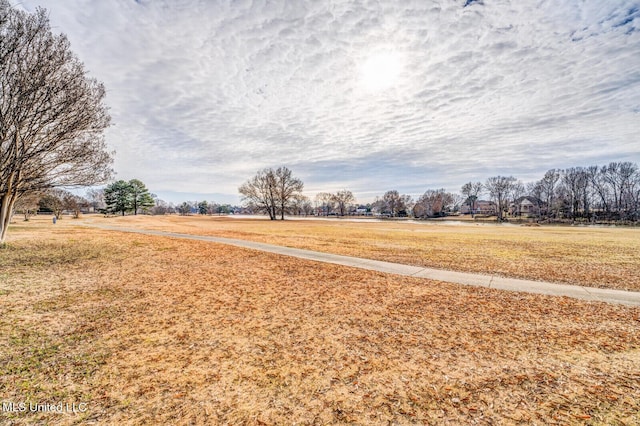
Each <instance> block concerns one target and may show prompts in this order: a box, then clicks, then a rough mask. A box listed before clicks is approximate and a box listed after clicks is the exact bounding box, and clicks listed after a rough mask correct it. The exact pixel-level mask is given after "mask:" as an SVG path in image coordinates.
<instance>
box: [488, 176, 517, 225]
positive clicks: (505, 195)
mask: <svg viewBox="0 0 640 426" xmlns="http://www.w3.org/2000/svg"><path fill="white" fill-rule="evenodd" d="M515 183H516V178H514V177H513V176H508V177H505V176H494V177H490V178H489V179H487V181H486V182H485V184H484V187H485V189H486V190H487V192H488V193H489V195H490V196H491V198H493V201H494V202H495V203H496V207H497V210H498V220H503V219H504V215H503V213H504V211H505V210H506V208H507V206H508V204H509V203H508V199H509V195H510V194H511V191H512V189H513V187H514V185H515Z"/></svg>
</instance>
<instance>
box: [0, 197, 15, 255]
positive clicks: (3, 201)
mask: <svg viewBox="0 0 640 426" xmlns="http://www.w3.org/2000/svg"><path fill="white" fill-rule="evenodd" d="M15 201H16V197H12V196H11V195H9V194H5V195H4V196H3V197H2V198H0V244H2V243H4V240H5V238H6V237H7V229H9V222H10V221H11V212H12V211H13V205H14V203H15Z"/></svg>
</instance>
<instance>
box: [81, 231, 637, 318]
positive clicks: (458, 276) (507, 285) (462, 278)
mask: <svg viewBox="0 0 640 426" xmlns="http://www.w3.org/2000/svg"><path fill="white" fill-rule="evenodd" d="M84 226H90V227H94V228H99V229H105V230H110V231H119V232H131V233H136V234H145V235H157V236H162V237H172V238H183V239H188V240H197V241H208V242H214V243H220V244H227V245H232V246H236V247H243V248H248V249H254V250H260V251H265V252H269V253H276V254H281V255H284V256H292V257H297V258H301V259H308V260H315V261H317V262H324V263H333V264H337V265H343V266H351V267H354V268H362V269H367V270H370V271H378V272H384V273H389V274H397V275H404V276H409V277H417V278H428V279H431V280H437V281H445V282H450V283H455V284H463V285H472V286H480V287H488V288H494V289H499V290H509V291H523V292H527V293H537V294H546V295H552V296H567V297H572V298H575V299H583V300H589V301H596V302H607V303H617V304H623V305H629V306H640V292H634V291H623V290H610V289H603V288H591V287H583V286H577V285H569V284H557V283H550V282H543V281H530V280H521V279H516V278H507V277H500V276H496V275H483V274H474V273H468V272H456V271H447V270H442V269H433V268H424V267H421V266H411V265H403V264H401V263H392V262H384V261H381V260H369V259H362V258H359V257H351V256H343V255H339V254H331V253H323V252H317V251H312V250H304V249H297V248H291V247H283V246H277V245H273V244H266V243H258V242H254V241H246V240H238V239H234V238H223V237H209V236H204V235H191V234H181V233H176V232H166V231H154V230H149V229H135V228H121V227H117V226H108V225H94V224H84Z"/></svg>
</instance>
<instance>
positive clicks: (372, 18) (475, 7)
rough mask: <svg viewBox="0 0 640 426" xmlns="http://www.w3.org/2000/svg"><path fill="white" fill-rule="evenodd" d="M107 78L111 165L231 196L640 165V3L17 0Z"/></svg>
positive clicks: (367, 190) (160, 182)
mask: <svg viewBox="0 0 640 426" xmlns="http://www.w3.org/2000/svg"><path fill="white" fill-rule="evenodd" d="M17 3H19V4H20V5H21V6H22V7H24V8H25V9H27V10H29V11H32V10H34V8H35V7H36V6H38V5H40V6H43V7H45V8H46V9H48V10H49V12H50V17H51V22H52V25H53V26H54V29H55V30H56V31H60V32H64V33H66V34H67V36H68V37H69V39H70V41H71V43H72V48H73V50H74V51H75V52H76V53H77V54H78V56H79V57H80V59H81V60H82V61H83V62H84V63H85V65H86V67H87V69H88V71H89V72H90V75H92V76H94V77H96V78H98V79H99V80H101V81H102V82H103V83H104V84H105V85H106V87H107V90H108V98H107V103H108V105H109V106H110V108H111V115H112V117H113V121H114V126H113V127H112V128H111V129H110V130H109V131H108V133H107V140H108V143H109V145H110V146H111V147H113V149H115V150H116V161H115V169H116V172H117V178H120V179H131V178H134V177H135V178H139V179H141V180H142V181H144V182H145V183H146V184H147V186H148V187H149V188H150V189H151V191H152V192H154V193H156V194H158V195H159V196H160V197H161V198H164V199H165V200H167V201H174V202H178V201H184V200H196V199H197V200H202V199H205V198H206V199H208V200H214V201H218V202H237V201H238V195H237V188H238V186H239V185H240V184H242V183H243V182H244V181H245V180H247V179H248V178H249V177H251V176H252V175H253V174H255V172H256V171H257V170H259V169H261V168H264V167H276V166H279V165H286V166H287V167H289V168H290V169H292V171H293V172H294V174H295V175H296V176H298V177H300V178H301V179H302V180H303V181H304V182H305V193H306V194H307V195H309V196H311V197H313V196H314V195H315V193H316V192H319V191H336V190H339V189H342V188H346V189H350V190H352V191H353V192H354V193H355V194H356V196H357V198H358V200H359V201H371V199H373V197H374V196H375V195H382V194H383V193H384V192H385V191H386V190H389V189H398V190H399V191H401V192H404V193H409V194H412V195H419V194H420V193H422V192H424V190H426V189H428V188H434V189H435V188H440V187H444V188H447V189H448V190H451V191H459V189H460V186H461V185H462V184H463V183H465V182H467V181H469V180H474V181H475V180H480V181H484V180H485V179H486V178H487V177H490V176H495V175H498V174H502V175H510V174H512V175H514V176H516V177H518V178H520V179H522V180H523V181H528V180H534V179H539V178H540V177H542V175H543V174H544V172H545V171H546V170H548V169H550V168H564V167H570V166H587V165H592V164H599V165H602V164H605V163H608V162H610V161H633V162H640V0H483V1H478V0H475V1H472V0H440V1H429V0H416V1H407V0H403V1H397V0H390V1H378V0H363V1H348V0H345V1H337V0H336V1H320V0H318V1H302V0H290V1H267V0H262V1H259V0H255V1H252V0H245V1H242V0H238V1H229V0H228V1H214V0H137V1H134V0H109V1H95V0H19V1H14V4H17Z"/></svg>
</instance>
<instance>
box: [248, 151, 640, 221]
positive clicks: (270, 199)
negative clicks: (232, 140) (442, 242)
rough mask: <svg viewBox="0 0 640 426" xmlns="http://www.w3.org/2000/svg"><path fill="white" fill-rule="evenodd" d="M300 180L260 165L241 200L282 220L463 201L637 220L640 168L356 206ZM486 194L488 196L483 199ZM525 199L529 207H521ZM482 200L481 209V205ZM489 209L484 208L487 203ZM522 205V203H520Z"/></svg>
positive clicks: (558, 175)
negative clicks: (306, 191) (308, 190)
mask: <svg viewBox="0 0 640 426" xmlns="http://www.w3.org/2000/svg"><path fill="white" fill-rule="evenodd" d="M302 188H303V184H302V182H301V181H300V180H299V179H297V178H294V177H292V175H291V171H290V170H289V169H287V168H286V167H280V168H278V169H276V170H273V169H264V170H261V171H260V172H258V173H257V174H256V176H254V177H253V178H252V179H250V180H249V181H247V182H246V183H245V184H243V185H242V186H241V187H240V189H239V190H240V193H241V194H242V196H243V201H244V202H245V203H246V205H247V206H248V207H249V208H250V209H252V210H253V211H254V212H265V213H268V214H269V216H270V218H271V219H272V220H273V219H276V217H277V216H278V215H279V216H280V218H281V219H282V218H283V217H284V214H285V213H290V214H305V215H307V214H315V215H319V216H329V215H340V216H344V215H347V214H353V213H354V212H356V213H358V214H371V213H373V214H378V215H383V216H390V217H401V216H413V217H416V218H428V217H440V216H444V215H447V214H451V213H456V212H459V211H460V210H461V208H462V207H463V206H467V207H468V209H467V210H468V212H470V213H471V214H472V215H475V214H476V213H477V212H478V211H479V210H480V211H482V212H483V213H485V214H491V215H495V216H497V218H498V220H504V219H505V218H506V216H507V215H511V216H520V215H523V212H524V213H525V214H526V216H528V217H536V218H539V219H559V218H569V219H571V220H576V219H578V218H585V219H588V220H633V221H635V220H638V219H640V170H639V169H638V166H637V164H635V163H631V162H612V163H609V164H607V165H605V166H590V167H571V168H568V169H564V170H560V169H551V170H549V171H547V172H546V173H545V175H544V177H543V178H542V179H540V180H539V181H534V182H529V183H523V182H521V181H519V180H518V179H516V178H515V177H513V176H493V177H490V178H488V179H487V180H486V181H485V182H484V183H481V182H468V183H466V184H464V185H463V186H462V188H461V191H460V193H459V194H458V193H452V192H448V191H446V190H445V189H428V190H427V191H425V192H424V194H422V195H421V196H420V197H418V199H417V200H414V198H413V197H412V196H410V195H408V194H401V193H399V192H398V191H396V190H390V191H387V192H385V194H384V195H383V196H382V197H376V199H375V200H374V202H373V203H370V204H367V205H359V206H358V205H357V204H356V200H355V197H354V195H353V193H352V192H351V191H348V190H346V189H343V190H341V191H338V192H336V193H328V192H320V193H318V194H317V195H316V197H315V207H314V206H312V205H311V203H310V201H309V199H308V198H307V197H305V196H304V195H303V194H302ZM483 196H487V197H488V198H490V200H491V201H490V202H489V201H482V200H481V198H482V197H483ZM524 204H526V207H527V209H526V210H525V209H524V207H522V206H524ZM479 205H482V206H483V207H482V209H479V207H478V206H479ZM487 205H488V206H489V207H490V208H487V207H486V206H487ZM521 205H522V206H521Z"/></svg>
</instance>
